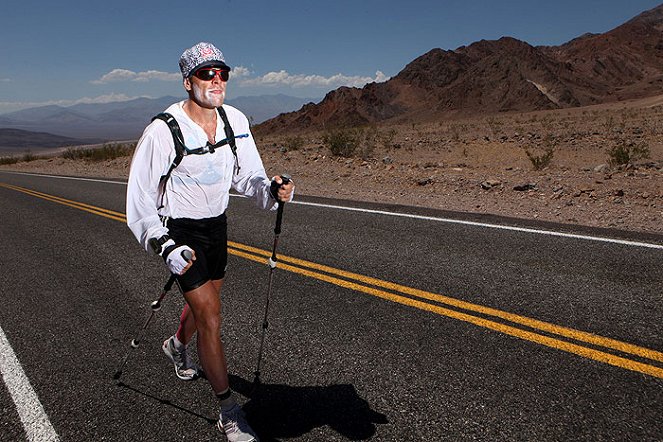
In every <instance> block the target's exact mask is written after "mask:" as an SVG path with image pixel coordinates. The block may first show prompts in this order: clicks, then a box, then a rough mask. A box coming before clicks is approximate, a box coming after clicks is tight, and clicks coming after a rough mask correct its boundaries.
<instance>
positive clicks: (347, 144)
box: [322, 129, 362, 157]
mask: <svg viewBox="0 0 663 442" xmlns="http://www.w3.org/2000/svg"><path fill="white" fill-rule="evenodd" d="M361 135H362V134H361V130H360V129H334V130H331V131H329V132H327V133H326V134H324V135H323V136H322V142H323V143H324V144H325V145H326V146H327V147H328V148H329V150H330V151H331V153H332V155H335V156H339V157H351V156H353V155H354V154H355V152H356V151H357V149H358V147H359V142H360V141H361Z"/></svg>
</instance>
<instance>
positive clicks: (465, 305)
mask: <svg viewBox="0 0 663 442" xmlns="http://www.w3.org/2000/svg"><path fill="white" fill-rule="evenodd" d="M0 187H5V188H8V189H12V190H16V191H19V192H23V193H26V194H28V195H32V196H35V197H38V198H42V199H45V200H48V201H52V202H55V203H58V204H63V205H66V206H69V207H73V208H75V209H79V210H84V211H86V212H89V213H93V214H95V215H99V216H103V217H106V218H110V219H113V220H116V221H121V222H126V216H125V214H123V213H120V212H115V211H112V210H107V209H103V208H99V207H96V206H92V205H89V204H84V203H80V202H76V201H71V200H67V199H64V198H60V197H58V196H53V195H49V194H46V193H42V192H37V191H34V190H30V189H26V188H23V187H18V186H13V185H10V184H4V183H0ZM228 252H229V253H231V254H233V255H235V256H239V257H242V258H245V259H248V260H252V261H257V262H262V263H266V262H267V258H268V257H269V256H271V252H269V251H267V250H262V249H258V248H255V247H251V246H248V245H245V244H240V243H236V242H233V241H229V242H228ZM279 268H280V269H283V270H286V271H289V272H293V273H297V274H299V275H302V276H306V277H309V278H314V279H318V280H320V281H324V282H327V283H330V284H334V285H337V286H340V287H344V288H347V289H349V290H353V291H356V292H361V293H366V294H368V295H372V296H376V297H378V298H382V299H385V300H388V301H392V302H396V303H399V304H403V305H406V306H409V307H414V308H417V309H420V310H425V311H428V312H431V313H435V314H438V315H442V316H446V317H449V318H453V319H457V320H460V321H464V322H468V323H470V324H474V325H476V326H479V327H483V328H486V329H490V330H494V331H497V332H500V333H504V334H506V335H509V336H514V337H517V338H520V339H524V340H527V341H530V342H534V343H537V344H540V345H544V346H546V347H551V348H554V349H557V350H562V351H566V352H568V353H572V354H575V355H578V356H582V357H585V358H588V359H592V360H595V361H599V362H603V363H606V364H609V365H613V366H615V367H620V368H623V369H627V370H631V371H635V372H639V373H643V374H646V375H650V376H654V377H657V378H661V379H663V368H661V366H660V365H662V364H663V353H661V352H659V351H656V350H651V349H648V348H645V347H640V346H637V345H633V344H629V343H626V342H622V341H618V340H615V339H610V338H605V337H602V336H599V335H595V334H592V333H587V332H583V331H580V330H575V329H572V328H568V327H563V326H559V325H555V324H551V323H548V322H544V321H539V320H537V319H532V318H528V317H526V316H521V315H516V314H513V313H509V312H505V311H502V310H498V309H494V308H491V307H486V306H482V305H479V304H473V303H470V302H466V301H462V300H460V299H456V298H452V297H449V296H444V295H439V294H436V293H431V292H427V291H424V290H419V289H415V288H412V287H407V286H404V285H400V284H395V283H392V282H388V281H383V280H380V279H376V278H371V277H369V276H364V275H360V274H357V273H353V272H348V271H345V270H340V269H336V268H333V267H329V266H325V265H322V264H317V263H314V262H311V261H305V260H303V259H298V258H293V257H289V256H285V255H279Z"/></svg>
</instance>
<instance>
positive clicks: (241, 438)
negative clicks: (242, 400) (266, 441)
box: [216, 404, 258, 442]
mask: <svg viewBox="0 0 663 442" xmlns="http://www.w3.org/2000/svg"><path fill="white" fill-rule="evenodd" d="M216 426H217V428H218V429H219V430H220V431H222V432H223V433H225V435H226V437H227V438H228V442H258V436H256V434H255V432H254V431H253V429H251V427H249V424H248V423H247V422H246V417H245V416H244V412H243V411H242V408H241V407H240V406H239V405H237V404H235V406H234V407H232V408H231V409H230V410H229V411H223V412H221V413H220V414H219V420H218V421H217V423H216Z"/></svg>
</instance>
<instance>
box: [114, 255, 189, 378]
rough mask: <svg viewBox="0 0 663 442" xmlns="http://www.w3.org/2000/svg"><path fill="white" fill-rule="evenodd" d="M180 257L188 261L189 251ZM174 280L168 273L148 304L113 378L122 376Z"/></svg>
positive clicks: (174, 276)
mask: <svg viewBox="0 0 663 442" xmlns="http://www.w3.org/2000/svg"><path fill="white" fill-rule="evenodd" d="M182 257H183V258H184V259H186V260H187V261H190V260H191V257H192V255H191V252H190V251H188V250H184V251H183V252H182ZM176 282H177V275H175V274H174V273H173V274H171V275H170V278H168V282H166V285H165V286H164V287H163V290H162V291H161V294H160V295H159V298H158V299H157V300H156V301H153V302H152V303H151V304H150V310H151V312H150V316H149V317H148V318H147V320H146V321H145V324H143V327H142V328H141V329H140V330H138V336H137V337H135V338H134V339H132V340H131V347H130V348H129V350H127V354H126V355H125V356H124V359H122V363H121V364H120V366H119V367H118V369H117V371H116V372H115V374H114V375H113V379H115V380H116V381H117V380H119V379H120V377H121V376H122V369H123V368H124V365H125V364H126V363H127V361H128V360H129V356H130V355H131V352H132V350H133V349H134V348H138V346H139V345H140V340H141V339H143V334H144V333H145V330H146V329H147V326H148V325H150V322H151V321H152V318H153V317H154V314H155V313H156V312H158V311H159V310H161V301H163V298H165V297H166V293H168V292H169V291H170V289H171V288H172V287H173V284H175V283H176ZM177 286H178V287H179V283H178V284H177ZM180 290H181V288H180Z"/></svg>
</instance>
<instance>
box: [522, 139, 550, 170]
mask: <svg viewBox="0 0 663 442" xmlns="http://www.w3.org/2000/svg"><path fill="white" fill-rule="evenodd" d="M556 147H557V143H556V141H555V138H554V137H553V136H552V135H550V134H548V135H546V137H545V138H544V140H543V149H542V150H543V152H542V153H541V154H539V155H536V154H534V153H532V152H531V151H530V150H529V149H528V148H526V147H525V154H526V155H527V158H529V160H530V162H531V163H532V167H533V168H534V170H542V169H545V168H546V167H548V166H549V165H550V163H551V162H552V159H553V156H554V155H555V148H556Z"/></svg>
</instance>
